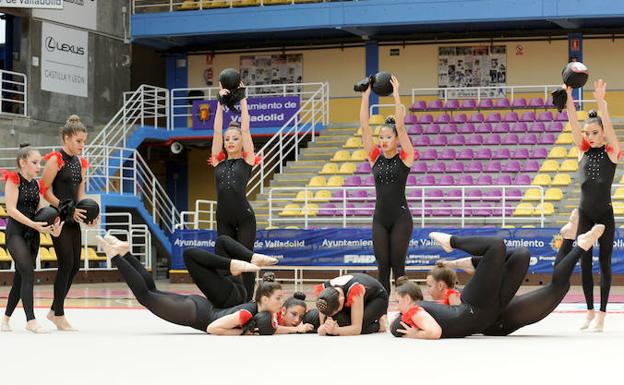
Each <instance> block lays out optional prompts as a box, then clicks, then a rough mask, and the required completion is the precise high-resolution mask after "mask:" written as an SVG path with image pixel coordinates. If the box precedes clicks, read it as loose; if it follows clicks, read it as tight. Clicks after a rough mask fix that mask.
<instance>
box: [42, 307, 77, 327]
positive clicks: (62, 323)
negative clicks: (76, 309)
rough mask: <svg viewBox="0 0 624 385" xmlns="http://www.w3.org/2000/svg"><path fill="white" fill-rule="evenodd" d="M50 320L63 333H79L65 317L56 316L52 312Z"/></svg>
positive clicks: (49, 315) (49, 313)
mask: <svg viewBox="0 0 624 385" xmlns="http://www.w3.org/2000/svg"><path fill="white" fill-rule="evenodd" d="M47 318H48V320H50V322H52V323H53V324H54V326H56V328H57V329H58V330H60V331H63V332H75V331H78V330H77V329H74V327H73V326H71V324H70V323H69V322H68V321H67V318H65V316H64V315H54V312H53V311H52V310H50V311H49V312H48V316H47Z"/></svg>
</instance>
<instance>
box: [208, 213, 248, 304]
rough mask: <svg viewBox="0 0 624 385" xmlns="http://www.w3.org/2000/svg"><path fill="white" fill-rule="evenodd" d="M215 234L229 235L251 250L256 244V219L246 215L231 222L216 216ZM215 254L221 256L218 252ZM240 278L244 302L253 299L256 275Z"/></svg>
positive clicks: (246, 275)
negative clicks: (243, 287)
mask: <svg viewBox="0 0 624 385" xmlns="http://www.w3.org/2000/svg"><path fill="white" fill-rule="evenodd" d="M252 213H253V211H252ZM217 234H218V235H229V236H230V237H232V238H234V239H235V240H237V241H238V242H240V243H241V244H242V245H243V246H245V247H246V248H247V249H249V250H253V249H254V243H255V242H256V217H255V215H247V216H245V217H241V218H238V219H237V220H232V219H231V218H230V219H228V218H221V217H220V216H219V215H217ZM217 254H219V255H221V254H220V253H219V251H218V250H217ZM241 277H242V281H243V285H244V286H245V290H246V297H245V302H247V301H250V300H251V298H252V297H253V293H254V286H255V285H256V275H255V274H254V273H243V274H241Z"/></svg>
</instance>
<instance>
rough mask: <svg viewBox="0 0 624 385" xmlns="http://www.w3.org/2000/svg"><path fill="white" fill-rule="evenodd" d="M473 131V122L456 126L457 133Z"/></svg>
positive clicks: (470, 132)
mask: <svg viewBox="0 0 624 385" xmlns="http://www.w3.org/2000/svg"><path fill="white" fill-rule="evenodd" d="M474 131H475V125H474V124H473V123H464V124H460V125H459V126H457V133H458V134H472V133H473V132H474Z"/></svg>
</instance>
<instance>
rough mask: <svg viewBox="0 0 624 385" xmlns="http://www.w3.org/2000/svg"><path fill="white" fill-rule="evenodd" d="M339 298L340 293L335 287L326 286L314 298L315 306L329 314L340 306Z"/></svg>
mask: <svg viewBox="0 0 624 385" xmlns="http://www.w3.org/2000/svg"><path fill="white" fill-rule="evenodd" d="M339 298H340V293H338V290H337V289H336V288H335V287H331V286H330V287H326V288H325V289H323V291H322V292H321V294H319V297H318V299H317V300H316V308H317V309H318V310H319V311H320V312H321V313H323V314H325V315H326V316H330V315H332V314H334V313H335V312H336V310H338V307H339V306H340V301H339Z"/></svg>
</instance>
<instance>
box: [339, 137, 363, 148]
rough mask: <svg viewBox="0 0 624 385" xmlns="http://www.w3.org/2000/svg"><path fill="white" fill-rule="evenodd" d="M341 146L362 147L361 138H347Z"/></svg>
mask: <svg viewBox="0 0 624 385" xmlns="http://www.w3.org/2000/svg"><path fill="white" fill-rule="evenodd" d="M342 148H362V139H360V138H358V137H355V136H354V137H352V138H349V139H347V143H345V144H344V146H342Z"/></svg>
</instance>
